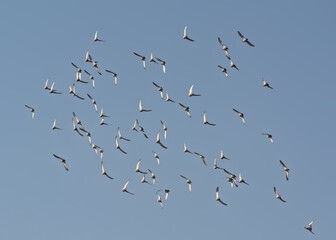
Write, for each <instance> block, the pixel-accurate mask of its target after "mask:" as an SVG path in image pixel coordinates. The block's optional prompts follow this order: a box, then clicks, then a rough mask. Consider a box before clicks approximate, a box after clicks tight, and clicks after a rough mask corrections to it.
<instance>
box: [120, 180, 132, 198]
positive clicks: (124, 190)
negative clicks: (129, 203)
mask: <svg viewBox="0 0 336 240" xmlns="http://www.w3.org/2000/svg"><path fill="white" fill-rule="evenodd" d="M128 184H129V181H127V182H126V183H125V185H124V187H123V188H122V191H123V192H126V193H128V194H131V195H134V193H132V192H129V191H128V190H127V185H128Z"/></svg>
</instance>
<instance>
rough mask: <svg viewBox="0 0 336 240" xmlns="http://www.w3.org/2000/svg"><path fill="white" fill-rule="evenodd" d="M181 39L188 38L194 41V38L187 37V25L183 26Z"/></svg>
mask: <svg viewBox="0 0 336 240" xmlns="http://www.w3.org/2000/svg"><path fill="white" fill-rule="evenodd" d="M183 39H186V40H189V41H190V42H194V41H195V40H193V39H191V38H189V37H188V36H187V26H185V27H184V31H183Z"/></svg>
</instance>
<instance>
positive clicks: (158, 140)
mask: <svg viewBox="0 0 336 240" xmlns="http://www.w3.org/2000/svg"><path fill="white" fill-rule="evenodd" d="M155 143H157V144H159V145H160V146H161V147H163V148H164V149H167V147H166V146H165V145H163V144H162V143H161V141H160V131H158V132H157V134H156V142H155Z"/></svg>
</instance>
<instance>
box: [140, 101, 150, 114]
mask: <svg viewBox="0 0 336 240" xmlns="http://www.w3.org/2000/svg"><path fill="white" fill-rule="evenodd" d="M151 111H152V110H149V109H143V108H142V102H141V99H140V100H139V112H151Z"/></svg>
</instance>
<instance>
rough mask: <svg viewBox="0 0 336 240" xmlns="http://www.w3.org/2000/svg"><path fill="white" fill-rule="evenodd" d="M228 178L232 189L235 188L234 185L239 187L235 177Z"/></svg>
mask: <svg viewBox="0 0 336 240" xmlns="http://www.w3.org/2000/svg"><path fill="white" fill-rule="evenodd" d="M226 178H227V181H228V182H229V183H231V187H233V185H235V186H236V187H238V184H237V180H236V179H235V178H233V177H226Z"/></svg>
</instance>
